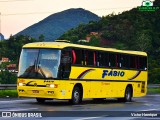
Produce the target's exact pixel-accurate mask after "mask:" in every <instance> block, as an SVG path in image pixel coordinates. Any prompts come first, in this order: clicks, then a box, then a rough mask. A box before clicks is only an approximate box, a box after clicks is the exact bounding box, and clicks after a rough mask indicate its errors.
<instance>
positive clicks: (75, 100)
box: [69, 86, 82, 105]
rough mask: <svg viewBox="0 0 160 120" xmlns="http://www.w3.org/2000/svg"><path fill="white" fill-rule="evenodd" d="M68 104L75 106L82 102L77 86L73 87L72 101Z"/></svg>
mask: <svg viewBox="0 0 160 120" xmlns="http://www.w3.org/2000/svg"><path fill="white" fill-rule="evenodd" d="M69 102H70V103H71V104H73V105H77V104H79V103H81V102H82V93H81V90H80V88H79V87H78V86H75V87H74V88H73V91H72V99H71V100H69Z"/></svg>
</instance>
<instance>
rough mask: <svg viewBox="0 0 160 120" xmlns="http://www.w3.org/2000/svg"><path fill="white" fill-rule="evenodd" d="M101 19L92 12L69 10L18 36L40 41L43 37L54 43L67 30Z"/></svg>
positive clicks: (29, 28) (41, 22)
mask: <svg viewBox="0 0 160 120" xmlns="http://www.w3.org/2000/svg"><path fill="white" fill-rule="evenodd" d="M99 19H100V18H99V17H98V16H97V15H95V14H94V13H91V12H90V11H87V10H84V9H82V8H78V9H68V10H65V11H62V12H59V13H55V14H52V15H50V16H48V17H47V18H45V19H43V20H42V21H40V22H38V23H36V24H34V25H31V26H30V27H28V28H26V29H24V30H22V31H21V32H19V33H17V34H16V35H28V36H31V37H33V38H36V39H38V38H39V36H41V35H43V36H44V38H45V40H46V41H53V40H55V39H56V38H58V37H59V36H61V35H62V34H63V33H64V32H66V31H67V30H69V29H71V28H74V27H76V26H78V25H79V24H80V23H85V24H86V23H88V22H89V21H97V20H99Z"/></svg>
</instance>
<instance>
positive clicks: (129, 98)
mask: <svg viewBox="0 0 160 120" xmlns="http://www.w3.org/2000/svg"><path fill="white" fill-rule="evenodd" d="M118 101H119V102H131V101H132V88H131V87H130V86H127V87H126V90H125V94H124V98H118Z"/></svg>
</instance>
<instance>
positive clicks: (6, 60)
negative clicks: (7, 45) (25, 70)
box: [1, 57, 9, 62]
mask: <svg viewBox="0 0 160 120" xmlns="http://www.w3.org/2000/svg"><path fill="white" fill-rule="evenodd" d="M1 62H9V58H5V57H2V60H1Z"/></svg>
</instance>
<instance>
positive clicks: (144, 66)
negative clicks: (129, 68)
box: [139, 57, 147, 70]
mask: <svg viewBox="0 0 160 120" xmlns="http://www.w3.org/2000/svg"><path fill="white" fill-rule="evenodd" d="M139 68H140V69H141V70H147V57H139Z"/></svg>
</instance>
